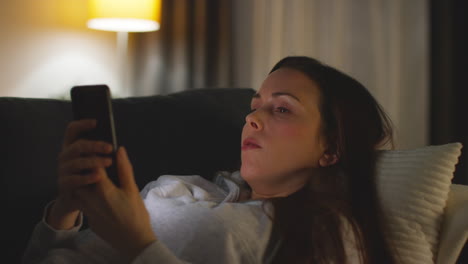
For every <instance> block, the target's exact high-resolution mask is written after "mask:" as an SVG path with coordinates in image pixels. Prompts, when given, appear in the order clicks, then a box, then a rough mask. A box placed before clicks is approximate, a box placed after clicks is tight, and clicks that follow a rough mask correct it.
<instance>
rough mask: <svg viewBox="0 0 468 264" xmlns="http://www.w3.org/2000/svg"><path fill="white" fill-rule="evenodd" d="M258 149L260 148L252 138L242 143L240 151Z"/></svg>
mask: <svg viewBox="0 0 468 264" xmlns="http://www.w3.org/2000/svg"><path fill="white" fill-rule="evenodd" d="M258 148H261V147H260V145H258V143H257V142H256V141H255V140H254V139H252V138H247V139H245V140H244V142H242V147H241V149H242V150H249V149H258Z"/></svg>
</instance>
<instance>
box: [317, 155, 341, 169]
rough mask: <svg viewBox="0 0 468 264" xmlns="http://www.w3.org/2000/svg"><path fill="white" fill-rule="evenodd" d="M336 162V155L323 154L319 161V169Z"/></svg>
mask: <svg viewBox="0 0 468 264" xmlns="http://www.w3.org/2000/svg"><path fill="white" fill-rule="evenodd" d="M337 162H338V155H336V154H327V153H323V156H322V157H321V158H320V159H319V165H320V167H328V166H331V165H333V164H335V163H337Z"/></svg>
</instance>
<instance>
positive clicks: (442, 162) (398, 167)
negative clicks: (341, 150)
mask: <svg viewBox="0 0 468 264" xmlns="http://www.w3.org/2000/svg"><path fill="white" fill-rule="evenodd" d="M461 147H462V146H461V144H460V143H452V144H446V145H438V146H427V147H421V148H416V149H410V150H386V151H382V152H381V153H380V154H379V159H378V163H377V177H378V178H377V183H378V186H377V187H378V191H379V195H380V199H381V201H382V204H383V210H384V213H385V215H386V217H387V221H388V223H389V230H388V234H387V235H388V237H389V239H390V242H391V243H392V245H393V246H394V248H395V250H396V252H397V254H398V255H399V256H400V258H401V260H402V263H421V264H422V263H424V264H427V263H434V261H435V260H436V258H437V251H438V244H439V239H440V238H439V233H440V230H441V223H442V221H443V215H444V209H445V206H446V203H447V199H448V195H449V191H450V186H451V180H452V177H453V172H454V171H455V165H456V164H457V162H458V157H459V156H460V154H461Z"/></svg>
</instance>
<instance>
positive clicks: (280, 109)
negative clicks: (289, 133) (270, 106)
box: [276, 107, 291, 114]
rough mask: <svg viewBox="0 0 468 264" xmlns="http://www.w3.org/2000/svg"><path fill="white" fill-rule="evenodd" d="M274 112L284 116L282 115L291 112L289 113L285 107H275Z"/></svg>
mask: <svg viewBox="0 0 468 264" xmlns="http://www.w3.org/2000/svg"><path fill="white" fill-rule="evenodd" d="M276 112H278V113H282V114H284V113H289V112H291V111H289V109H287V108H285V107H277V108H276Z"/></svg>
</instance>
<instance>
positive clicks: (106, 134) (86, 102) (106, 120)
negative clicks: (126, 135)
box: [70, 85, 118, 185]
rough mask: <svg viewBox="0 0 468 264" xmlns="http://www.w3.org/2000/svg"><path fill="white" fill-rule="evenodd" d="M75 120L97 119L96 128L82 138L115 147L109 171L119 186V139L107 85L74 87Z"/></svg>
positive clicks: (73, 107) (72, 95) (72, 92)
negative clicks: (116, 162)
mask: <svg viewBox="0 0 468 264" xmlns="http://www.w3.org/2000/svg"><path fill="white" fill-rule="evenodd" d="M70 93H71V99H72V109H73V119H74V120H80V119H96V120H97V124H96V128H95V129H93V130H92V131H89V132H85V133H83V134H81V135H80V138H85V139H89V140H100V141H106V142H108V143H111V144H112V145H113V150H114V151H113V154H112V159H113V163H112V166H111V167H109V168H108V169H107V174H108V176H109V178H111V180H112V181H113V182H114V183H115V184H117V185H118V181H117V173H116V166H115V151H116V150H117V137H116V133H115V127H114V117H113V112H112V101H111V95H110V90H109V87H108V86H107V85H83V86H74V87H73V88H72V89H71V92H70Z"/></svg>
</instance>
